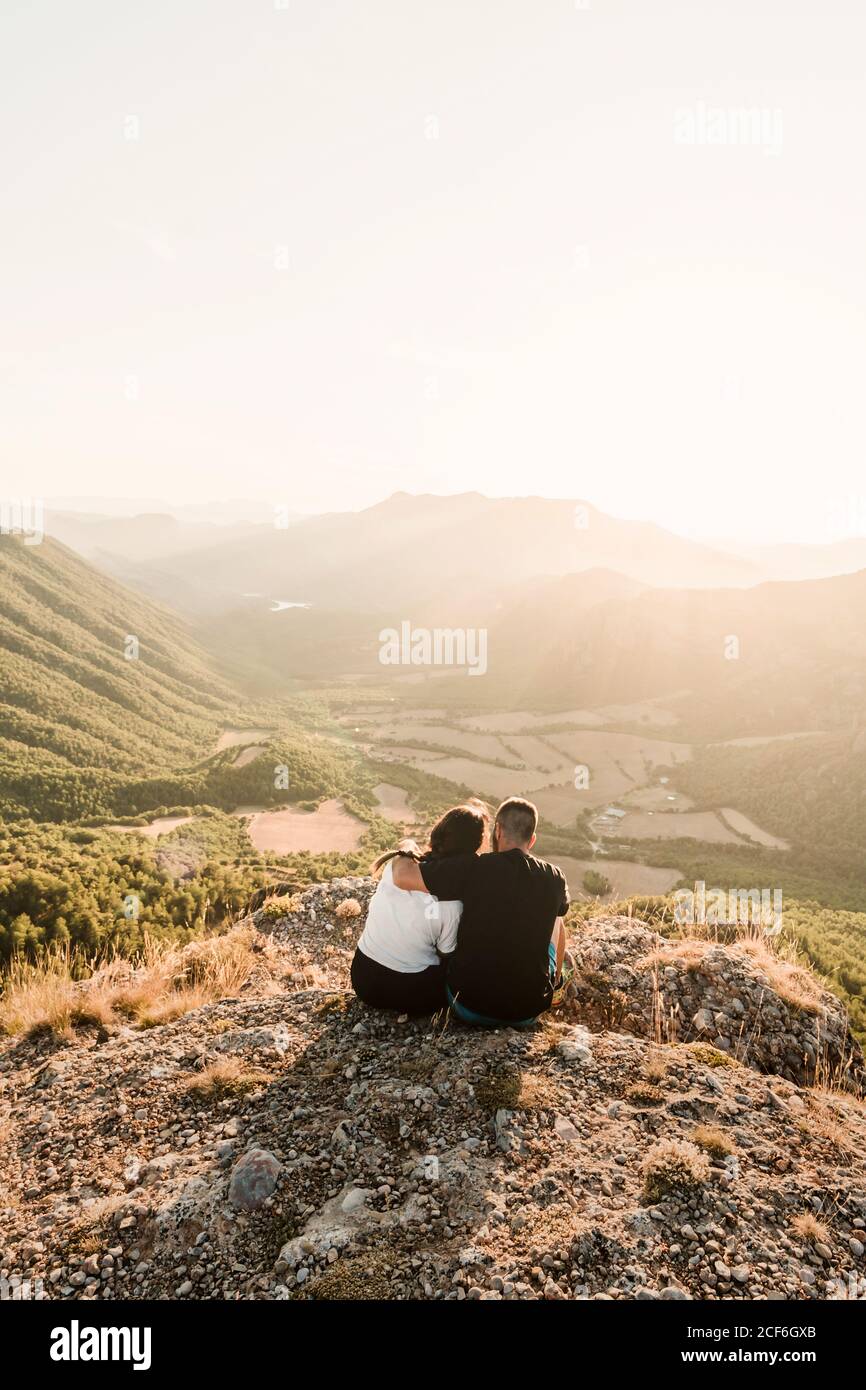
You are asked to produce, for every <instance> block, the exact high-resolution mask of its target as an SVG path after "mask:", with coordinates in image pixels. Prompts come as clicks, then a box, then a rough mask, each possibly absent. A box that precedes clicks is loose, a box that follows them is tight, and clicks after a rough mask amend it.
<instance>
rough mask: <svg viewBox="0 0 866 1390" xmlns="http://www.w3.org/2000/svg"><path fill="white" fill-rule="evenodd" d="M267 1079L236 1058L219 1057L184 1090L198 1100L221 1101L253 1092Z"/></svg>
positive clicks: (188, 1083)
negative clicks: (227, 1097) (225, 1097)
mask: <svg viewBox="0 0 866 1390" xmlns="http://www.w3.org/2000/svg"><path fill="white" fill-rule="evenodd" d="M268 1079H269V1078H268V1075H267V1073H266V1072H263V1071H257V1070H256V1069H255V1068H252V1067H245V1066H244V1064H243V1062H241V1060H240V1058H238V1057H219V1058H218V1059H217V1060H216V1061H215V1062H211V1063H210V1064H209V1065H208V1066H206V1067H205V1068H204V1070H203V1071H200V1072H199V1073H198V1075H197V1076H193V1077H191V1078H190V1080H189V1081H188V1082H187V1087H186V1089H187V1090H188V1091H189V1092H190V1094H191V1095H194V1096H196V1097H198V1099H200V1100H221V1099H222V1098H223V1097H224V1096H237V1095H243V1094H244V1092H246V1091H252V1090H255V1089H256V1087H257V1086H261V1085H263V1084H264V1083H265V1082H267V1081H268Z"/></svg>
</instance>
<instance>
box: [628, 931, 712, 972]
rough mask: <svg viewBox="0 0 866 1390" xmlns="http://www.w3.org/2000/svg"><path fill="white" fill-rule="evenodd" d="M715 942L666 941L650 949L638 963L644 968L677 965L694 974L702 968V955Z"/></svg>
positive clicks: (652, 968)
mask: <svg viewBox="0 0 866 1390" xmlns="http://www.w3.org/2000/svg"><path fill="white" fill-rule="evenodd" d="M714 944H715V943H714V942H712V941H695V940H693V939H692V938H691V937H689V938H688V939H686V940H673V941H666V942H665V944H664V945H663V946H659V947H658V949H657V950H655V951H651V952H650V954H649V955H648V956H644V958H643V960H641V961H638V965H639V966H640V967H642V968H643V969H645V970H657V969H658V967H659V966H665V965H679V966H681V967H682V968H683V970H687V971H689V972H691V973H693V974H696V973H697V972H698V971H699V970H701V969H702V967H703V964H704V957H705V956H706V954H707V951H709V950H710V949H711V948H712V946H713V945H714Z"/></svg>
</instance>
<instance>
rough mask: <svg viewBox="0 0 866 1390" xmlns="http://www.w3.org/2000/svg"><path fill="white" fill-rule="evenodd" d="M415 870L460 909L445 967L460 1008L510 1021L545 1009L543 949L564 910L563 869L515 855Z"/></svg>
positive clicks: (430, 863) (464, 858)
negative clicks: (458, 903)
mask: <svg viewBox="0 0 866 1390" xmlns="http://www.w3.org/2000/svg"><path fill="white" fill-rule="evenodd" d="M418 867H419V868H420V870H421V876H422V878H423V879H424V883H425V884H426V886H427V890H428V892H430V893H432V894H433V895H434V897H437V898H441V899H442V900H443V901H444V900H445V899H455V898H459V899H460V900H461V901H462V903H463V916H462V917H461V918H460V926H459V928H458V931H457V948H456V950H455V951H454V954H453V955H452V956H451V957H450V958H449V961H448V984H449V986H450V988H451V991H452V993H453V994H455V995H457V996H458V997H459V999H460V1002H461V1004H464V1005H465V1006H466V1008H467V1009H472V1010H473V1012H474V1013H477V1014H486V1015H487V1016H488V1017H490V1018H501V1019H506V1020H507V1019H512V1020H515V1021H516V1020H518V1019H524V1018H534V1017H535V1016H536V1015H537V1014H540V1013H543V1012H544V1010H545V1009H547V1008H549V1007H550V1000H551V994H552V986H551V981H550V959H549V955H548V947H549V945H550V938H551V934H552V932H553V925H554V923H555V921H556V919H557V917H561V916H563V915H564V914H565V913H566V912H567V910H568V884H567V883H566V881H565V875H564V874H563V873H562V870H561V869H557V868H556V867H555V866H554V865H553V864H546V863H545V862H544V860H543V859H536V858H535V857H534V856H533V855H531V854H525V853H524V852H523V850H522V849H509V850H505V852H504V853H501V854H478V855H476V854H455V855H448V856H446V857H443V858H436V859H427V860H423V861H422V862H421V863H420V864H419V866H418Z"/></svg>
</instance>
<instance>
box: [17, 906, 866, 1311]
mask: <svg viewBox="0 0 866 1390" xmlns="http://www.w3.org/2000/svg"><path fill="white" fill-rule="evenodd" d="M371 891H372V885H371V882H370V880H368V879H342V880H337V881H335V882H334V883H332V884H328V885H324V886H320V887H317V888H313V889H310V890H308V891H307V892H306V893H304V894H303V895H298V896H297V897H295V898H292V899H291V901H288V900H287V902H286V904H285V905H281V906H276V907H275V906H273V905H271V906H269V907H267V908H266V909H264V910H263V911H261V912H259V913H257V914H256V917H255V919H254V926H255V929H256V930H255V932H253V933H252V934H251V947H250V950H251V952H252V955H253V957H254V964H253V968H252V969H251V971H250V973H249V976H248V978H247V980H246V982H245V984H244V985H243V986H242V988H241V989H240V990H239V991H238V992H237V995H236V997H232V998H224V999H221V1000H218V1001H217V1002H213V1003H208V1004H206V1005H204V1006H202V1007H199V1008H196V1009H194V1010H193V1011H191V1012H188V1013H186V1014H184V1015H183V1016H181V1017H178V1018H176V1019H174V1020H173V1021H169V1022H165V1023H162V1024H161V1025H159V1026H154V1027H149V1028H140V1027H132V1026H130V1025H128V1024H123V1023H121V1024H118V1025H117V1026H105V1025H104V1024H103V1025H99V1026H83V1027H80V1028H78V1029H76V1030H75V1031H74V1033H73V1034H72V1035H71V1036H70V1037H68V1038H58V1037H57V1036H55V1035H51V1034H47V1033H43V1034H42V1035H38V1036H35V1037H21V1036H19V1037H13V1038H5V1039H3V1040H2V1042H0V1140H2V1152H0V1275H2V1278H3V1279H5V1280H6V1281H7V1282H6V1285H5V1286H4V1287H5V1288H6V1289H7V1290H8V1289H9V1288H10V1287H11V1289H12V1290H13V1293H14V1290H16V1289H17V1290H18V1296H22V1295H23V1296H27V1295H28V1294H29V1295H31V1296H33V1295H35V1296H42V1297H48V1298H58V1299H60V1298H62V1299H77V1300H86V1299H94V1298H102V1299H129V1298H154V1297H156V1298H178V1299H184V1298H190V1299H201V1298H217V1299H237V1298H260V1299H289V1298H292V1299H306V1298H315V1299H343V1298H351V1299H359V1298H390V1299H465V1298H469V1299H494V1300H496V1299H565V1298H583V1299H587V1298H588V1299H634V1298H638V1299H688V1298H694V1299H724V1298H727V1299H812V1298H821V1299H824V1298H833V1299H841V1298H856V1299H863V1298H866V1259H864V1245H866V1157H864V1155H866V1110H864V1107H863V1105H862V1102H860V1101H859V1100H858V1099H857V1097H856V1094H854V1093H853V1092H852V1090H851V1089H850V1088H851V1087H852V1086H855V1087H856V1084H857V1079H858V1074H859V1068H860V1066H861V1062H862V1059H861V1058H860V1056H859V1052H858V1050H857V1049H856V1046H854V1047H852V1046H851V1044H850V1040H847V1039H846V1037H845V1036H843V1035H844V1020H841V1016H840V1014H839V1010H838V1006H837V1005H835V1003H834V1001H832V999H831V998H830V997H829V996H825V995H822V994H820V992H818V994H817V995H816V996H815V998H813V999H809V998H805V999H804V998H799V1000H798V1002H796V1003H792V1001H791V999H790V998H786V997H783V996H781V995H777V994H776V993H775V992H774V987H773V983H772V981H770V980H769V979H768V978H767V977H766V975H765V974H764V973H762V968H761V962H760V960H759V959H758V958H757V957H754V956H752V957H750V956H749V955H748V953H746V952H743V951H739V950H738V948H736V947H718V946H715V947H713V948H712V949H711V950H710V951H709V952H707V951H706V950H705V949H704V948H701V949H697V948H695V950H694V951H692V952H691V953H689V952H688V951H685V950H684V948H682V947H681V946H672V945H671V944H670V943H667V944H666V943H664V942H662V941H661V940H660V938H658V937H656V936H655V935H654V934H653V933H651V932H649V931H648V929H647V928H645V927H643V926H641V925H640V924H638V923H634V922H630V921H628V920H626V919H622V918H617V919H607V920H599V921H596V922H594V923H593V924H592V926H591V927H585V928H581V929H579V931H578V932H577V933H576V935H575V940H574V945H575V950H576V954H577V957H578V964H579V967H580V969H579V974H578V978H577V981H576V988H575V991H574V997H573V998H572V1000H571V1001H570V1003H569V1004H568V1005H567V1007H566V1009H565V1011H564V1012H563V1013H560V1012H559V1011H555V1012H553V1013H552V1014H550V1015H549V1016H548V1017H547V1018H546V1019H545V1020H544V1022H543V1023H541V1024H540V1025H539V1026H538V1027H537V1028H536V1029H534V1030H532V1031H529V1032H516V1031H513V1030H510V1029H504V1030H501V1031H496V1032H478V1031H471V1030H468V1029H465V1028H462V1027H460V1026H458V1025H455V1024H454V1022H453V1021H449V1020H448V1019H447V1018H444V1017H440V1018H438V1019H435V1020H433V1021H429V1020H424V1021H420V1022H419V1021H411V1020H407V1019H405V1018H402V1017H397V1016H395V1015H388V1014H382V1013H375V1012H372V1011H370V1010H368V1009H366V1008H365V1007H364V1006H363V1005H361V1004H359V1003H358V1002H357V1001H356V1000H355V999H354V997H353V995H352V994H351V991H350V990H349V985H348V966H349V962H350V960H351V953H352V949H353V947H354V942H355V940H356V939H357V935H358V932H359V929H360V926H361V924H362V922H363V913H364V910H365V907H366V902H367V900H368V898H369V895H370V892H371ZM801 983H802V982H801ZM674 1014H676V1015H677V1021H676V1027H675V1028H674V1027H671V1019H672V1018H673V1016H674ZM665 1038H668V1039H669V1038H674V1039H678V1040H674V1041H666V1040H665ZM824 1038H830V1039H831V1046H830V1049H829V1052H828V1053H827V1056H828V1062H827V1066H826V1067H825V1068H823V1069H822V1066H821V1056H822V1055H823V1052H822V1048H823V1044H822V1039H824ZM830 1053H832V1056H830ZM762 1068H763V1069H762ZM768 1068H769V1070H768ZM773 1068H775V1070H774V1069H773ZM794 1078H796V1079H794ZM815 1081H817V1082H819V1083H820V1084H819V1085H814V1084H798V1083H809V1082H815ZM828 1083H829V1084H828ZM840 1088H841V1089H840Z"/></svg>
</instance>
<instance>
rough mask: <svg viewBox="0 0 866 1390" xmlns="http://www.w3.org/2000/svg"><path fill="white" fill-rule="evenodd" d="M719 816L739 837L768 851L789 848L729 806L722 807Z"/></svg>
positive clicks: (776, 837) (786, 842) (785, 841)
mask: <svg viewBox="0 0 866 1390" xmlns="http://www.w3.org/2000/svg"><path fill="white" fill-rule="evenodd" d="M720 814H721V815H722V816H723V818H724V819H725V820H726V821H727V822H728V824H729V825H730V826H732V828H733V829H734V830H736V831H737V833H738V834H739V835H747V836H748V838H749V839H750V840H756V841H757V843H758V844H759V845H766V846H767V848H768V849H790V848H791V846H790V845H789V844H788V841H787V840H780V839H779V837H778V836H777V835H771V834H770V832H769V831H768V830H762V829H761V827H760V826H758V825H755V822H754V821H752V820H749V817H748V816H744V815H743V814H742V812H741V811H732V810H731V808H730V806H723V807H722V809H721V812H720Z"/></svg>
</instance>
